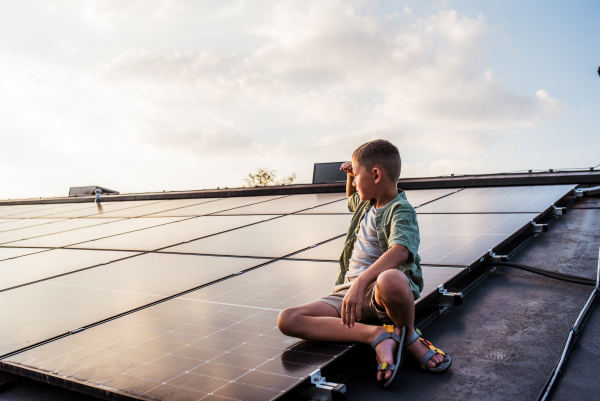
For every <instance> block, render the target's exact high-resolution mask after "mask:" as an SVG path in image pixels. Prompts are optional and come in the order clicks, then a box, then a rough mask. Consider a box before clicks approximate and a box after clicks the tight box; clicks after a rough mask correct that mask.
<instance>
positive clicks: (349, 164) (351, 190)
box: [340, 162, 356, 198]
mask: <svg viewBox="0 0 600 401" xmlns="http://www.w3.org/2000/svg"><path fill="white" fill-rule="evenodd" d="M340 170H342V171H345V172H346V173H347V174H348V180H347V181H346V196H347V197H348V198H349V197H351V196H352V194H353V193H355V192H356V187H355V186H354V185H352V182H353V181H354V172H353V171H352V162H345V163H344V164H342V166H341V167H340Z"/></svg>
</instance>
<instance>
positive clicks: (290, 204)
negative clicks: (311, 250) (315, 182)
mask: <svg viewBox="0 0 600 401" xmlns="http://www.w3.org/2000/svg"><path fill="white" fill-rule="evenodd" d="M345 198H346V194H339V193H337V194H306V195H291V196H286V197H284V198H280V199H275V200H272V201H269V202H265V203H257V204H255V205H250V206H244V207H241V208H238V209H233V210H229V211H226V212H221V213H218V214H288V213H295V212H298V211H300V210H303V209H308V208H312V207H316V206H319V205H322V204H325V203H329V202H335V201H339V200H342V199H345Z"/></svg>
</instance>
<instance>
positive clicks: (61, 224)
mask: <svg viewBox="0 0 600 401" xmlns="http://www.w3.org/2000/svg"><path fill="white" fill-rule="evenodd" d="M34 221H35V220H34ZM40 221H43V222H44V223H47V224H41V225H36V226H30V227H24V228H19V229H15V230H10V231H3V232H1V233H0V244H8V243H13V242H16V241H21V240H27V239H29V238H36V237H43V236H46V235H51V234H55V233H60V232H70V231H71V230H77V229H80V228H84V227H91V226H95V225H98V224H106V223H111V222H114V221H117V220H116V219H107V220H92V219H68V220H58V221H54V222H47V221H46V220H45V219H44V220H40ZM40 241H41V242H44V240H36V241H34V242H35V245H33V244H30V245H29V246H45V245H40V243H41V242H40ZM11 246H12V244H11ZM18 246H21V245H18ZM26 246H27V245H26ZM50 246H52V245H50Z"/></svg>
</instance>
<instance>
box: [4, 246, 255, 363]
mask: <svg viewBox="0 0 600 401" xmlns="http://www.w3.org/2000/svg"><path fill="white" fill-rule="evenodd" d="M49 252H52V251H49ZM65 252H70V251H65ZM75 252H77V251H75ZM89 252H96V251H89ZM264 262H265V260H261V259H250V258H227V257H209V256H189V255H168V254H155V253H151V254H144V255H140V256H135V257H133V258H129V259H125V260H121V261H117V262H113V263H110V264H107V265H104V266H98V267H95V268H93V269H88V270H83V271H79V272H77V273H74V274H69V275H66V276H61V277H56V278H53V279H50V280H46V281H41V282H37V283H34V284H31V285H26V286H23V287H18V288H15V289H11V290H8V291H3V292H0V305H1V307H0V320H1V321H2V330H1V331H0V355H2V354H5V353H7V352H11V351H14V350H16V349H19V348H22V347H25V346H27V345H31V344H34V343H37V342H39V341H43V340H45V339H48V338H51V337H54V336H57V335H60V334H62V333H65V332H67V331H69V330H72V329H75V328H78V327H82V326H85V325H88V324H91V323H94V322H97V321H100V320H103V319H106V318H109V317H112V316H115V315H117V314H120V313H124V312H126V311H129V310H131V309H135V308H138V307H140V306H143V305H147V304H148V303H151V302H155V301H157V300H160V299H163V298H165V297H167V296H172V295H174V294H177V293H179V292H182V291H186V290H188V289H190V288H194V287H197V286H200V285H204V284H206V283H208V282H211V281H214V280H218V279H220V278H222V277H225V276H228V275H231V274H233V273H236V272H238V271H240V270H244V269H247V268H250V267H253V266H257V265H259V264H261V263H264ZM2 263H4V262H0V264H2Z"/></svg>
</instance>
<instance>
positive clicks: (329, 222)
mask: <svg viewBox="0 0 600 401" xmlns="http://www.w3.org/2000/svg"><path fill="white" fill-rule="evenodd" d="M571 189H572V186H553V187H531V188H530V187H522V188H521V189H519V188H502V189H496V188H489V189H485V188H484V189H479V190H469V189H465V190H460V189H452V190H423V191H407V196H408V198H409V200H410V201H411V202H412V204H413V205H414V206H415V207H417V209H416V210H417V211H418V220H419V226H420V229H421V246H420V250H419V254H420V255H421V257H422V263H423V265H424V267H423V272H424V278H425V290H424V292H423V294H422V295H423V296H425V295H427V294H429V293H431V292H433V291H436V289H437V286H438V285H440V284H443V283H444V282H446V281H447V280H449V279H451V278H452V277H454V276H456V275H457V274H459V273H460V272H461V271H462V270H463V268H462V267H450V266H468V265H469V264H471V263H472V262H473V261H475V260H476V259H478V258H479V257H480V256H481V255H482V254H484V253H486V252H487V250H488V249H491V248H493V247H494V246H495V245H497V244H498V243H500V242H502V241H503V240H505V239H506V238H507V237H508V236H510V235H512V234H513V233H515V232H516V231H517V230H519V229H520V228H522V227H523V226H525V225H527V224H529V222H530V220H532V219H533V218H534V217H536V216H537V215H538V214H539V213H540V212H542V211H544V210H545V209H546V208H548V207H550V206H551V205H552V204H553V203H554V202H556V201H557V200H558V199H559V198H560V197H562V196H563V195H564V194H566V193H567V192H569V191H570V190H571ZM503 196H505V197H504V198H503ZM453 197H461V198H460V199H461V201H460V202H455V201H453V200H452V199H453ZM438 203H439V204H443V205H446V206H443V207H436V206H435V205H436V204H438ZM465 204H470V205H471V208H467V209H468V210H467V211H466V210H465V207H464V205H465ZM439 210H445V212H444V213H441V212H439ZM458 213H461V214H458ZM350 217H351V215H350V214H349V213H348V211H347V202H346V198H345V196H344V194H309V195H290V196H269V197H243V198H241V197H240V198H221V199H181V200H166V201H165V200H161V201H129V202H106V203H104V204H102V205H101V207H99V206H98V205H95V204H90V203H71V204H55V205H19V206H2V207H0V305H1V306H0V319H2V322H3V330H2V331H0V355H5V356H7V355H9V354H12V355H10V356H8V357H5V358H4V359H2V361H1V362H2V367H4V368H7V369H9V368H11V367H19V368H23V369H27V370H30V371H35V372H41V373H43V374H51V375H53V376H58V377H62V378H64V379H66V380H68V381H73V382H77V383H79V384H83V385H86V386H89V387H90V388H98V389H102V390H105V391H110V392H114V393H117V394H121V395H130V396H132V397H134V398H138V399H139V398H141V399H165V400H166V399H178V400H200V399H202V400H209V401H210V400H223V401H225V400H228V399H234V400H270V399H275V398H277V397H279V396H280V395H281V394H282V393H284V392H285V391H287V390H289V389H290V388H291V387H293V386H294V385H296V384H297V383H299V382H300V381H302V380H303V379H304V378H305V377H306V375H307V374H309V373H310V372H312V371H313V370H314V369H316V368H319V367H322V366H324V365H325V364H327V363H329V362H330V361H332V360H333V359H335V358H337V357H338V356H339V355H341V354H343V353H344V352H346V351H347V350H348V349H349V347H350V346H351V345H350V344H347V345H341V344H323V343H312V342H306V341H301V340H299V339H295V338H290V337H286V336H284V335H282V334H281V333H280V332H279V331H278V329H277V327H276V321H277V315H278V314H279V311H281V310H282V309H285V308H287V307H291V306H296V305H299V304H303V303H306V302H310V301H313V300H315V299H317V298H319V297H321V296H324V295H327V294H328V293H329V291H330V289H331V286H332V284H333V280H334V278H335V276H336V273H337V269H338V266H337V263H335V261H336V260H337V259H338V258H339V255H340V253H341V249H342V247H343V237H344V234H345V233H346V231H347V229H348V224H349V221H350ZM332 262H333V263H332ZM161 301H162V302H161ZM149 305H151V306H149ZM146 306H149V307H146ZM80 327H88V328H87V329H86V330H84V331H77V330H76V334H72V335H67V336H63V337H62V338H58V339H55V340H54V341H50V342H48V343H46V344H44V345H41V346H38V347H34V348H30V349H28V350H25V351H22V352H17V353H15V351H18V350H21V349H25V348H27V347H29V346H31V345H33V344H37V343H40V342H44V341H46V340H48V339H52V338H54V337H60V336H61V335H64V334H65V333H68V332H69V331H70V330H73V329H77V328H80Z"/></svg>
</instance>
